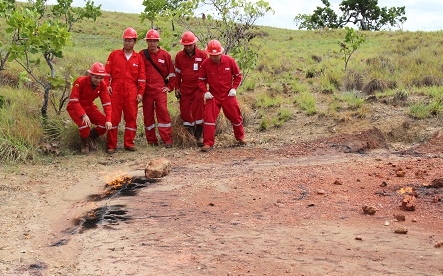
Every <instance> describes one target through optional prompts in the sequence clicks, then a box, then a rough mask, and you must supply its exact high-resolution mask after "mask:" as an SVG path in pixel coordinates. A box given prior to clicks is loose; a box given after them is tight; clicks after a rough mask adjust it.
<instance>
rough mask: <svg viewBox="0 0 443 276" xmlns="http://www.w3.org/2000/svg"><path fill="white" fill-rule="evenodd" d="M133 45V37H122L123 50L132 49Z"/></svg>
mask: <svg viewBox="0 0 443 276" xmlns="http://www.w3.org/2000/svg"><path fill="white" fill-rule="evenodd" d="M134 45H135V39H134V38H124V39H123V48H124V49H125V50H128V51H130V50H133V49H134Z"/></svg>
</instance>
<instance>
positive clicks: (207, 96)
mask: <svg viewBox="0 0 443 276" xmlns="http://www.w3.org/2000/svg"><path fill="white" fill-rule="evenodd" d="M212 98H214V96H212V94H211V92H209V91H208V92H206V93H205V100H209V99H212Z"/></svg>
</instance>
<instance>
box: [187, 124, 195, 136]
mask: <svg viewBox="0 0 443 276" xmlns="http://www.w3.org/2000/svg"><path fill="white" fill-rule="evenodd" d="M185 128H186V130H187V131H188V132H189V133H190V134H192V135H194V127H193V126H185Z"/></svg>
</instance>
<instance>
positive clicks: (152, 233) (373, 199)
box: [0, 107, 443, 275]
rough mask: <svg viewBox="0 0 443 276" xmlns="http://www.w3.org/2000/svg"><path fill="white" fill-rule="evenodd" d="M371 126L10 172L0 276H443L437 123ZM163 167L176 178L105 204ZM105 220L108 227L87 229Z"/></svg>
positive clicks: (393, 117)
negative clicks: (160, 163) (114, 186)
mask: <svg viewBox="0 0 443 276" xmlns="http://www.w3.org/2000/svg"><path fill="white" fill-rule="evenodd" d="M373 113H374V114H376V115H373V116H372V117H371V118H367V119H364V120H358V121H348V122H334V121H333V120H331V119H328V118H321V117H315V116H314V117H303V116H302V115H298V116H296V117H297V118H296V119H294V120H293V121H292V122H289V123H288V124H287V125H286V126H285V127H284V128H282V129H277V130H274V131H267V132H263V133H258V132H255V131H253V128H254V126H250V127H249V128H248V139H249V140H250V141H251V142H250V144H249V145H248V146H246V147H233V146H230V144H232V143H231V142H232V137H231V136H230V135H226V136H220V137H218V140H217V142H218V146H217V147H216V148H215V149H214V150H213V151H211V152H209V153H202V152H200V151H199V150H198V148H187V149H180V148H173V149H163V148H144V147H143V146H141V148H140V150H139V151H137V152H123V151H118V152H117V153H116V154H114V155H113V156H107V155H106V154H105V153H103V152H97V153H94V154H90V155H87V156H80V155H74V156H69V157H55V158H53V159H51V160H50V161H47V162H45V164H44V165H20V166H2V168H1V170H0V177H1V182H0V199H1V201H0V206H1V210H2V215H1V217H0V225H1V226H0V235H1V237H2V239H1V242H0V274H1V275H443V262H442V260H443V247H442V244H443V187H442V186H443V185H442V183H440V182H439V179H443V169H442V168H443V158H442V157H443V133H442V131H441V128H442V126H441V125H442V123H441V120H439V119H435V118H434V119H430V120H421V121H413V120H410V119H409V118H407V117H405V116H403V115H401V112H398V110H397V109H395V108H392V107H386V108H384V109H383V108H381V109H378V110H377V112H373ZM223 141H227V142H223ZM139 144H142V142H140V143H139ZM158 157H165V158H167V159H168V160H170V161H171V164H172V170H171V172H170V174H169V175H167V176H166V177H164V178H161V179H159V180H158V181H152V180H150V181H149V182H146V183H144V184H143V185H139V186H138V189H136V190H133V191H130V192H126V193H119V194H116V195H115V196H110V197H107V198H103V199H101V200H98V199H97V195H100V194H101V193H103V189H104V186H105V184H106V183H107V182H109V181H112V180H115V179H117V178H118V177H119V176H122V175H129V176H131V177H134V179H139V180H140V179H143V178H142V177H143V175H144V168H145V166H146V164H147V163H148V162H149V161H150V160H152V159H154V158H158ZM441 181H443V180H441ZM440 185H442V186H440ZM91 195H96V196H95V197H94V196H91ZM93 198H95V200H93ZM405 198H406V199H409V200H410V201H409V202H406V203H408V204H409V205H404V206H405V207H415V209H414V210H411V211H407V210H405V208H404V207H402V201H403V200H404V199H405ZM365 205H366V206H368V207H369V209H373V210H376V212H375V214H373V215H370V214H365V213H364V212H363V208H362V207H363V206H365ZM97 208H99V210H107V212H104V213H103V214H102V215H100V216H98V218H102V219H103V220H102V221H99V222H97V221H92V225H89V224H88V225H87V224H85V223H84V222H83V223H81V221H82V220H81V218H85V217H88V216H87V215H88V214H91V212H92V211H93V210H96V209H97ZM402 217H404V218H405V220H404V221H403V220H402ZM94 223H97V225H96V227H92V226H93V225H94ZM396 232H399V233H396Z"/></svg>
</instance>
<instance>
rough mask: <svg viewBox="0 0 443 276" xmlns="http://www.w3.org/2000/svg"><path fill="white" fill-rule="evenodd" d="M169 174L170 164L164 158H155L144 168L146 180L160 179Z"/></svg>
mask: <svg viewBox="0 0 443 276" xmlns="http://www.w3.org/2000/svg"><path fill="white" fill-rule="evenodd" d="M170 172H171V162H170V161H169V160H168V159H166V158H163V157H161V158H157V159H153V160H151V161H150V162H149V163H148V164H147V165H146V168H145V176H146V178H148V179H149V178H160V177H164V176H166V175H168V174H169V173H170Z"/></svg>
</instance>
